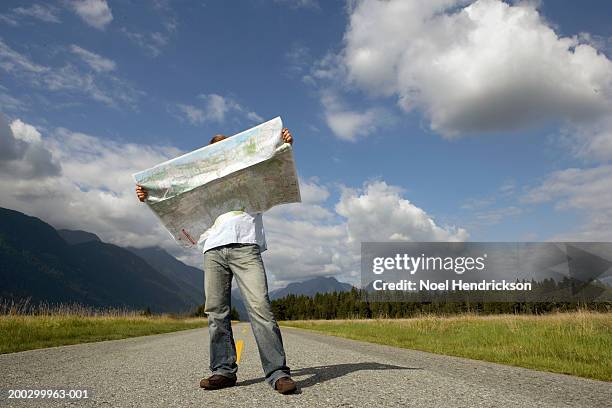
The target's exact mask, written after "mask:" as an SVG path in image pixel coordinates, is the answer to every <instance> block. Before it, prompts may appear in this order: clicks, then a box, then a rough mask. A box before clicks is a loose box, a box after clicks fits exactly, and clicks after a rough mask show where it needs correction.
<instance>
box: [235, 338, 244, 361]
mask: <svg viewBox="0 0 612 408" xmlns="http://www.w3.org/2000/svg"><path fill="white" fill-rule="evenodd" d="M243 346H244V341H242V340H237V341H236V364H240V355H241V354H242V347H243Z"/></svg>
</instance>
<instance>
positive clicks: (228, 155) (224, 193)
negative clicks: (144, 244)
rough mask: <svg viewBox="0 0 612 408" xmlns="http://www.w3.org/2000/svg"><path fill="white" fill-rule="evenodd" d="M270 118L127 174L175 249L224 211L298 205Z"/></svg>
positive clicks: (192, 243) (193, 240)
mask: <svg viewBox="0 0 612 408" xmlns="http://www.w3.org/2000/svg"><path fill="white" fill-rule="evenodd" d="M282 127H283V122H282V120H281V118H280V117H276V118H274V119H272V120H270V121H268V122H265V123H262V124H260V125H258V126H255V127H253V128H251V129H248V130H245V131H244V132H241V133H238V134H237V135H235V136H232V137H229V138H227V139H225V140H222V141H220V142H217V143H214V144H212V145H208V146H205V147H202V148H200V149H198V150H195V151H193V152H190V153H187V154H184V155H182V156H180V157H177V158H174V159H172V160H168V161H166V162H163V163H160V164H158V165H156V166H154V167H152V168H150V169H148V170H144V171H141V172H139V173H135V174H134V175H133V177H134V180H135V181H136V183H137V184H139V185H141V186H143V187H144V188H146V189H147V191H148V193H149V195H148V198H147V200H146V202H147V204H148V206H149V208H151V210H152V211H153V212H154V213H155V215H157V217H158V218H159V220H160V221H161V223H162V224H163V225H164V227H165V228H166V229H167V230H168V232H169V233H170V235H172V237H173V238H174V239H175V240H176V241H177V243H178V244H179V245H181V246H184V247H188V248H196V247H197V241H198V239H199V237H200V235H201V234H203V233H204V232H205V231H207V230H208V228H210V227H211V226H212V225H213V223H214V222H215V220H216V219H217V217H218V216H220V215H221V214H225V213H226V212H229V211H236V210H238V211H245V212H249V213H254V212H263V211H266V210H268V209H270V208H272V207H274V206H275V205H278V204H285V203H295V202H300V201H301V198H300V189H299V184H298V178H297V173H296V170H295V162H294V160H293V150H292V148H291V145H290V144H288V143H283V141H282V139H281V130H282Z"/></svg>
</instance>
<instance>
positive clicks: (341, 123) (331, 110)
mask: <svg viewBox="0 0 612 408" xmlns="http://www.w3.org/2000/svg"><path fill="white" fill-rule="evenodd" d="M321 103H322V104H323V107H324V108H325V122H326V123H327V126H329V128H330V129H331V130H332V131H333V132H334V134H335V135H336V136H338V137H339V138H340V139H344V140H350V141H355V140H357V139H358V138H359V137H364V136H367V135H369V134H371V133H373V132H375V131H376V130H377V129H378V128H379V127H381V126H382V124H383V123H384V120H385V117H387V116H388V115H387V114H386V113H385V112H384V111H383V110H382V109H375V108H371V109H367V110H365V111H361V112H359V111H354V110H349V109H348V108H347V107H346V106H345V104H344V103H342V102H341V101H340V100H339V99H338V96H337V95H336V94H335V93H334V92H333V91H331V90H329V89H328V90H324V91H322V92H321Z"/></svg>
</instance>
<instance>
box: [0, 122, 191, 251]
mask: <svg viewBox="0 0 612 408" xmlns="http://www.w3.org/2000/svg"><path fill="white" fill-rule="evenodd" d="M11 127H12V128H13V130H14V132H15V136H16V137H19V138H20V140H24V139H25V140H39V141H38V142H36V145H38V146H39V147H41V148H44V149H45V151H47V152H49V153H50V155H52V157H53V162H59V163H61V164H62V166H61V171H60V172H57V173H56V174H54V175H53V176H54V177H52V178H50V177H47V178H42V176H41V175H40V174H39V177H38V178H37V179H36V181H35V182H33V181H32V180H31V178H32V177H31V176H30V175H29V174H26V173H23V172H21V173H17V172H12V173H7V172H4V171H3V172H1V173H0V189H1V190H2V191H3V194H2V195H1V196H0V206H3V207H8V208H13V209H16V210H18V211H23V212H25V213H27V214H31V215H34V216H37V217H40V218H41V219H42V220H44V221H46V222H49V223H51V224H52V225H54V226H55V227H57V228H70V229H82V230H86V231H91V232H94V233H96V234H98V235H99V236H100V237H101V238H102V239H103V240H105V241H107V242H112V243H115V244H118V245H134V246H139V247H142V246H148V245H160V246H164V247H166V248H167V249H169V250H171V251H173V252H175V253H178V251H177V249H178V247H177V246H176V244H175V243H174V242H173V241H172V240H171V239H170V237H169V235H168V233H167V232H166V231H165V230H164V229H163V228H162V227H161V226H160V224H159V222H158V221H157V220H156V218H155V216H154V215H153V214H152V212H151V211H150V210H149V209H147V208H146V206H145V205H143V204H142V203H140V202H139V201H138V200H137V198H136V195H135V192H134V182H133V180H132V176H131V175H132V173H134V172H136V171H139V170H142V169H144V168H148V167H150V166H152V165H154V164H157V163H159V162H161V161H165V160H167V159H168V158H170V157H175V156H178V155H179V154H180V153H181V152H180V151H179V150H177V149H175V148H171V147H163V146H145V145H138V144H134V143H120V142H115V141H111V140H103V139H100V138H96V137H93V136H90V135H87V134H83V133H78V132H72V131H70V130H67V129H63V128H59V129H57V130H55V131H53V132H52V133H51V134H49V135H44V136H42V135H41V134H40V133H39V131H38V130H36V129H35V128H34V127H33V126H31V125H29V124H27V123H24V122H23V121H21V120H15V121H13V123H12V124H11ZM4 133H5V131H1V130H0V135H2V138H0V141H2V140H5V138H4ZM23 143H25V142H23ZM30 145H33V143H32V144H30ZM2 151H3V152H4V149H2ZM31 159H32V158H31V157H28V155H27V154H25V155H23V156H22V158H21V160H19V161H18V160H14V161H13V162H12V163H13V164H15V163H17V164H19V165H20V168H25V167H26V164H27V162H28V161H30V160H31ZM0 163H1V161H0ZM101 169H103V171H101Z"/></svg>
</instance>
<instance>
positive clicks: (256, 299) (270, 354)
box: [204, 244, 290, 387]
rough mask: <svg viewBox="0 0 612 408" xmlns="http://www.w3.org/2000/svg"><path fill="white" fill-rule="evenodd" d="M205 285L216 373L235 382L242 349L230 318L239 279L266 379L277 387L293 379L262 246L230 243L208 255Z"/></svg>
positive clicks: (211, 250)
mask: <svg viewBox="0 0 612 408" xmlns="http://www.w3.org/2000/svg"><path fill="white" fill-rule="evenodd" d="M204 272H205V275H204V281H205V284H204V286H205V288H204V290H205V294H206V304H205V306H204V311H205V312H206V314H207V315H208V332H209V334H210V370H211V371H212V373H213V374H219V375H223V376H226V377H229V378H235V377H236V372H237V371H238V366H237V365H236V346H235V344H234V336H233V334H232V325H231V320H230V308H231V290H232V278H233V277H234V276H236V282H237V283H238V288H239V289H240V293H241V294H242V299H243V300H244V303H245V306H246V309H247V311H248V313H249V318H250V320H251V328H252V329H253V334H254V335H255V340H256V341H257V347H258V349H259V357H260V358H261V364H262V366H263V370H264V374H265V376H266V381H267V382H268V384H270V385H271V386H272V387H274V384H275V383H276V380H278V379H279V378H281V377H288V376H289V375H290V371H289V367H287V365H286V358H285V350H284V348H283V339H282V337H281V332H280V329H279V328H278V324H277V323H276V320H275V319H274V316H273V315H272V308H271V306H270V299H269V298H268V281H267V279H266V271H265V269H264V265H263V261H262V259H261V254H260V252H259V246H258V245H257V244H230V245H224V246H221V247H217V248H212V249H209V250H208V251H206V252H205V253H204Z"/></svg>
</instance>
